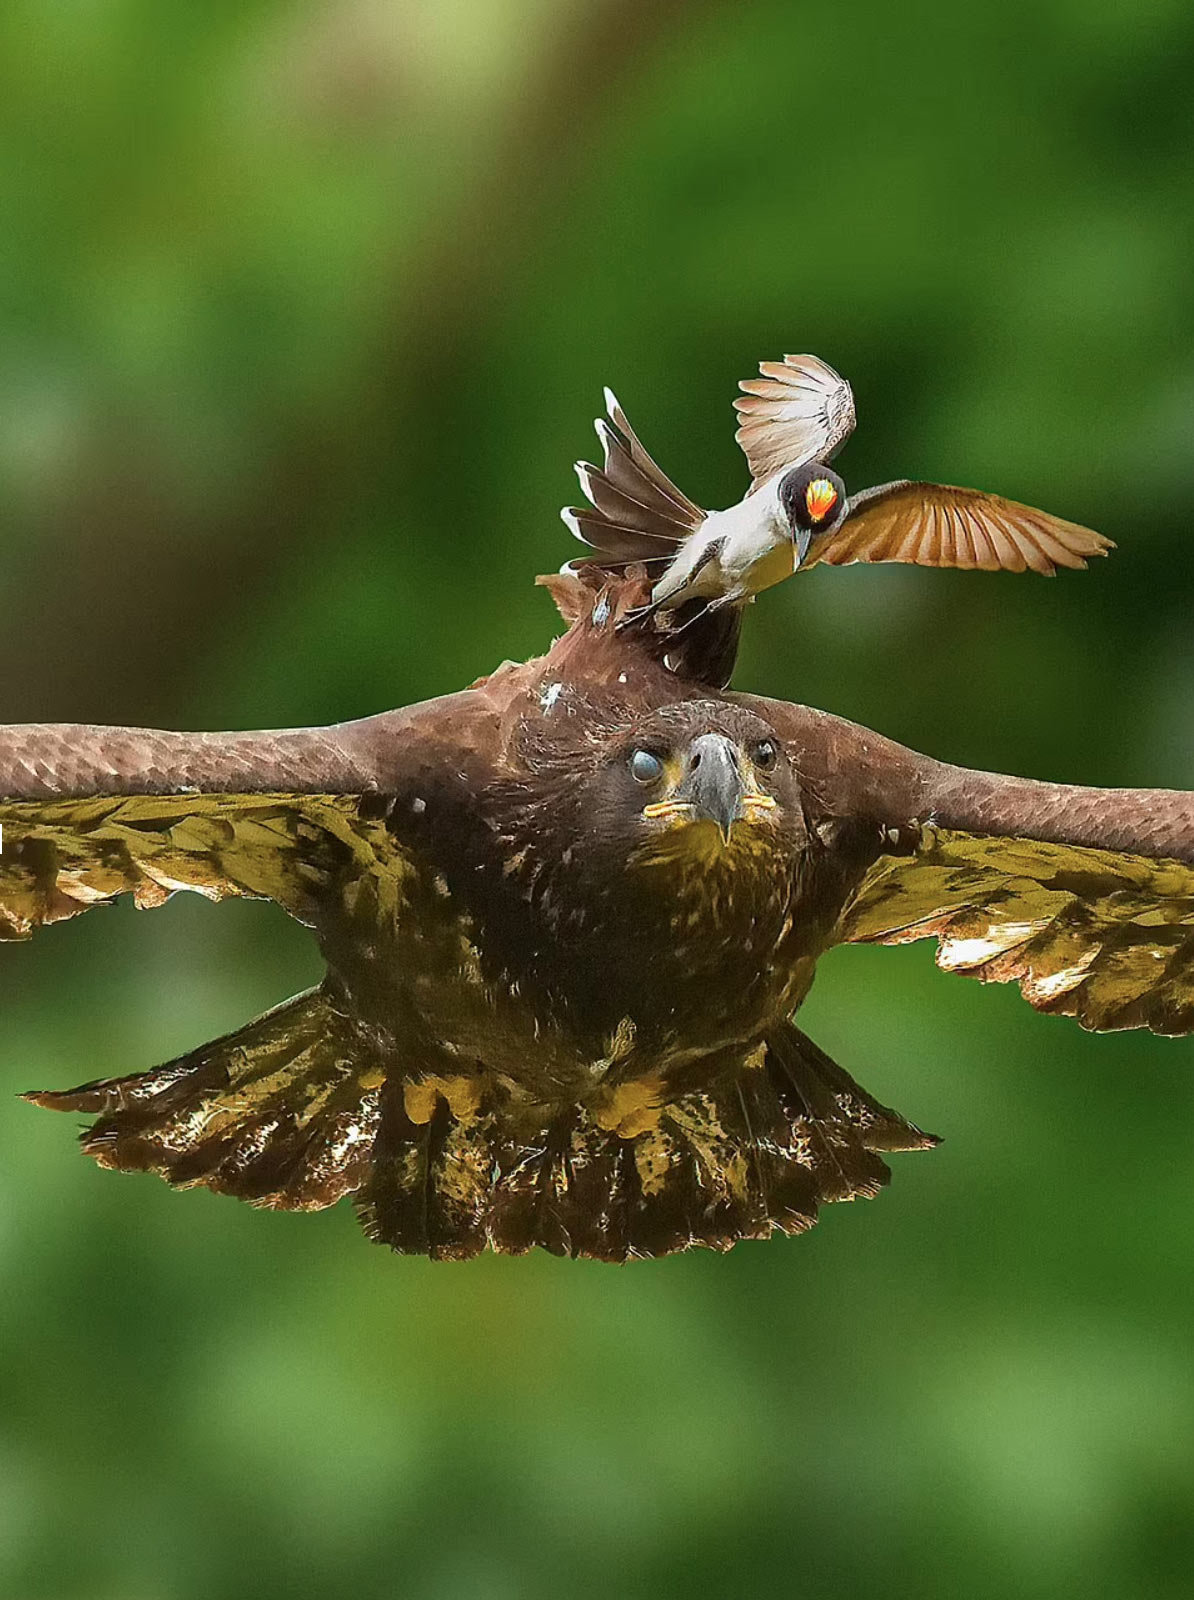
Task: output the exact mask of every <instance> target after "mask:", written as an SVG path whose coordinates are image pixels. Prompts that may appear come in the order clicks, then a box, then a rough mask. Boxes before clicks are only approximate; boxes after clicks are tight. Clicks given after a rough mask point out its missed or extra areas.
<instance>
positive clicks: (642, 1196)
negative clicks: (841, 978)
mask: <svg viewBox="0 0 1194 1600" xmlns="http://www.w3.org/2000/svg"><path fill="white" fill-rule="evenodd" d="M420 1087H421V1086H417V1085H412V1084H410V1083H407V1084H406V1085H405V1086H403V1084H402V1083H401V1082H400V1081H395V1082H394V1083H393V1084H392V1085H390V1086H388V1087H387V1089H386V1090H385V1091H383V1100H382V1116H381V1129H380V1132H379V1135H378V1141H377V1148H376V1155H377V1159H376V1161H375V1164H374V1167H373V1171H372V1173H371V1176H370V1178H369V1181H368V1183H367V1184H366V1185H365V1187H364V1188H363V1189H362V1190H361V1192H360V1193H359V1195H358V1196H357V1205H358V1207H359V1208H360V1211H361V1217H362V1221H363V1223H364V1226H365V1228H366V1231H367V1232H368V1233H369V1235H370V1237H371V1238H374V1239H377V1240H379V1241H381V1242H383V1243H386V1244H388V1245H390V1246H391V1247H392V1248H393V1249H395V1250H399V1251H403V1252H417V1253H427V1254H430V1255H433V1256H439V1257H462V1256H471V1255H475V1254H477V1253H478V1252H479V1251H481V1250H483V1249H484V1248H485V1247H486V1246H487V1245H488V1246H489V1247H490V1248H491V1249H494V1250H497V1251H500V1252H503V1253H507V1254H520V1253H522V1252H524V1251H527V1250H530V1249H532V1248H533V1247H535V1246H536V1245H538V1246H540V1247H542V1248H543V1249H545V1250H549V1251H551V1252H552V1253H553V1254H555V1255H572V1256H590V1257H596V1258H598V1259H600V1260H605V1261H624V1260H627V1259H629V1258H634V1257H648V1256H660V1255H667V1254H669V1253H671V1252H672V1251H676V1250H685V1249H688V1248H689V1247H691V1246H694V1245H705V1246H709V1247H711V1248H713V1249H717V1250H728V1249H729V1248H730V1246H731V1245H733V1244H734V1243H736V1242H737V1240H739V1239H746V1238H766V1237H767V1236H768V1235H769V1234H770V1233H771V1232H772V1231H773V1230H774V1229H777V1228H778V1229H781V1230H782V1231H783V1232H786V1233H801V1232H803V1231H804V1230H805V1229H807V1228H810V1227H812V1225H813V1223H814V1222H815V1221H816V1218H817V1209H818V1206H819V1205H820V1204H822V1203H825V1202H829V1201H834V1200H852V1199H856V1198H861V1197H869V1196H871V1195H874V1194H877V1193H878V1191H879V1189H880V1188H881V1187H882V1185H883V1184H885V1183H886V1182H887V1180H888V1176H889V1173H888V1169H887V1167H886V1166H885V1165H884V1163H883V1162H882V1160H880V1158H879V1157H878V1156H877V1155H876V1154H875V1151H876V1150H916V1149H927V1148H929V1147H931V1146H932V1145H934V1144H936V1142H937V1141H936V1139H935V1138H934V1137H933V1136H932V1135H931V1134H924V1133H922V1132H921V1131H920V1130H919V1129H918V1128H915V1127H913V1126H912V1124H911V1123H908V1122H906V1121H905V1120H904V1119H903V1118H902V1117H900V1116H899V1115H898V1114H897V1113H896V1112H894V1111H890V1110H889V1109H888V1108H886V1107H885V1106H881V1105H880V1104H879V1103H878V1102H877V1101H876V1100H873V1099H872V1098H871V1096H869V1095H868V1094H867V1093H866V1091H865V1090H863V1089H861V1088H860V1087H859V1086H858V1085H857V1084H856V1083H854V1081H853V1079H852V1078H850V1077H849V1076H848V1075H847V1074H846V1073H845V1072H843V1071H842V1069H841V1068H840V1067H838V1066H836V1065H835V1063H834V1062H832V1061H831V1060H830V1059H829V1057H828V1056H826V1055H825V1053H824V1052H823V1051H821V1050H819V1049H818V1048H817V1046H816V1045H814V1044H813V1043H812V1041H811V1040H810V1039H808V1038H806V1037H805V1035H804V1034H802V1033H800V1032H799V1031H798V1030H797V1029H796V1028H794V1027H790V1026H789V1027H786V1028H785V1029H783V1030H782V1031H781V1032H780V1033H779V1034H778V1035H777V1036H776V1037H775V1038H773V1039H772V1040H769V1041H768V1044H767V1046H766V1048H765V1050H763V1051H759V1052H756V1054H755V1055H754V1056H753V1057H752V1058H751V1059H750V1061H749V1062H748V1063H747V1064H744V1065H742V1066H741V1067H740V1068H739V1070H738V1071H737V1073H736V1074H728V1075H727V1076H726V1077H725V1078H724V1079H723V1080H722V1081H721V1082H720V1083H719V1084H718V1086H717V1087H716V1088H713V1089H703V1090H700V1091H696V1092H692V1093H688V1094H683V1095H680V1096H678V1097H677V1098H674V1099H671V1100H669V1101H667V1102H665V1103H663V1104H653V1103H652V1102H651V1101H650V1098H649V1096H648V1097H646V1098H642V1097H640V1098H639V1099H637V1100H636V1099H635V1097H634V1096H630V1097H628V1098H626V1099H624V1100H623V1102H622V1106H621V1108H620V1115H615V1113H614V1110H613V1104H616V1102H614V1103H612V1104H611V1103H608V1102H607V1103H606V1104H605V1105H604V1106H603V1107H591V1108H587V1109H586V1108H584V1107H580V1106H574V1107H569V1108H568V1109H567V1110H565V1111H562V1112H560V1113H559V1114H557V1115H556V1116H555V1117H553V1118H549V1119H546V1120H545V1119H543V1118H542V1117H541V1116H540V1117H536V1116H535V1115H533V1114H532V1113H531V1112H530V1110H529V1108H528V1107H526V1106H522V1107H520V1106H519V1105H518V1104H517V1103H516V1102H515V1101H513V1100H511V1099H510V1098H509V1097H508V1096H507V1095H504V1094H502V1093H501V1092H499V1091H498V1090H497V1089H496V1088H492V1089H489V1090H484V1091H481V1090H478V1092H476V1093H473V1094H469V1093H466V1092H465V1090H464V1088H463V1084H462V1082H461V1081H460V1080H457V1084H456V1087H455V1088H454V1087H453V1084H452V1081H451V1080H447V1081H444V1080H427V1084H426V1085H425V1086H422V1087H424V1088H426V1090H427V1091H428V1096H429V1097H428V1099H427V1100H426V1102H424V1101H423V1100H422V1099H421V1097H420V1092H419V1091H420ZM432 1104H434V1109H431V1107H432ZM627 1107H628V1108H629V1109H626V1108H627ZM416 1119H417V1120H416Z"/></svg>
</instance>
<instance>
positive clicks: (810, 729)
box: [756, 701, 1194, 1034]
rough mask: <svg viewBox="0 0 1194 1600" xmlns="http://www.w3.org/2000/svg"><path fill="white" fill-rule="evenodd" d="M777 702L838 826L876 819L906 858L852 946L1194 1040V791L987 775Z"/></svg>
mask: <svg viewBox="0 0 1194 1600" xmlns="http://www.w3.org/2000/svg"><path fill="white" fill-rule="evenodd" d="M758 703H759V702H756V704H758ZM763 704H764V705H765V706H766V714H767V715H768V717H769V718H770V719H771V720H772V721H773V723H774V725H775V726H776V727H777V729H778V730H779V731H781V732H782V733H783V734H784V735H785V737H786V738H787V740H788V741H789V745H790V748H791V749H792V751H793V755H794V758H795V759H796V761H797V762H798V764H799V765H800V767H801V771H802V773H803V774H804V775H805V778H806V782H807V784H808V787H809V790H810V793H812V794H813V795H815V796H816V801H815V804H816V805H817V806H818V807H819V808H822V809H823V812H824V816H825V819H826V821H825V823H824V824H823V825H824V826H827V827H828V828H829V829H830V830H832V828H833V826H834V825H835V821H836V820H837V819H841V820H842V821H843V822H848V823H857V822H859V821H862V822H864V823H870V824H873V826H874V828H875V829H876V830H877V833H878V836H879V837H880V839H881V840H883V841H884V843H886V844H887V845H889V846H890V853H885V854H882V855H881V856H880V857H879V859H878V860H877V861H876V862H875V864H874V866H873V867H871V869H870V871H869V872H868V874H867V875H866V877H865V879H864V880H863V882H862V884H861V886H860V888H859V889H858V891H857V892H856V894H855V895H854V896H853V898H852V900H851V901H850V903H849V904H848V905H847V906H846V908H845V910H844V912H843V914H842V917H841V920H840V923H839V925H838V929H837V935H836V938H837V942H840V943H848V942H861V941H870V942H878V943H883V944H901V943H905V942H907V941H909V940H913V939H921V938H929V937H932V938H935V939H936V940H937V941H938V946H939V948H938V954H937V961H938V965H939V966H941V967H943V968H944V969H945V970H946V971H948V972H961V973H964V974H966V975H968V976H970V977H976V978H981V979H984V980H987V981H1004V982H1005V981H1008V980H1012V979H1015V980H1016V981H1018V982H1019V985H1020V990H1021V993H1022V994H1023V995H1024V997H1025V999H1026V1000H1028V1001H1029V1003H1030V1004H1031V1005H1033V1006H1035V1007H1036V1008H1037V1009H1038V1010H1040V1011H1048V1012H1056V1013H1062V1014H1065V1015H1068V1016H1073V1017H1076V1018H1077V1019H1078V1021H1079V1022H1080V1023H1081V1024H1082V1026H1083V1027H1086V1028H1091V1029H1096V1030H1104V1029H1113V1028H1138V1027H1145V1028H1151V1029H1152V1030H1153V1031H1154V1032H1156V1033H1164V1034H1184V1033H1190V1032H1194V794H1190V793H1185V792H1180V791H1173V790H1159V789H1153V790H1150V789H1094V788H1083V787H1080V786H1076V785H1069V784H1053V783H1037V782H1033V781H1030V780H1027V779H1022V778H1012V777H1004V776H1001V775H999V774H996V773H986V772H973V771H969V770H967V769H965V768H962V767H954V766H949V765H946V764H944V763H941V762H936V761H931V760H929V759H928V758H926V757H924V756H919V755H916V754H914V753H913V752H912V751H910V750H906V749H904V748H903V747H902V746H900V745H897V744H893V743H892V742H891V741H890V740H887V739H883V738H880V737H879V736H878V735H877V734H873V733H870V732H868V731H867V730H866V729H863V728H858V727H855V726H854V725H853V724H851V723H848V722H843V721H842V720H840V719H839V718H836V717H829V716H825V715H824V714H823V713H820V712H813V711H808V710H805V709H804V708H802V707H796V706H784V705H781V704H779V703H778V702H773V701H768V702H763Z"/></svg>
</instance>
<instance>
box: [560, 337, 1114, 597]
mask: <svg viewBox="0 0 1194 1600" xmlns="http://www.w3.org/2000/svg"><path fill="white" fill-rule="evenodd" d="M759 372H760V374H761V376H760V377H758V378H750V379H747V380H746V381H745V382H744V383H742V384H741V385H740V387H741V388H742V389H743V390H744V391H745V394H744V395H743V397H742V398H741V399H738V400H736V401H735V402H734V405H735V407H736V409H737V411H738V414H739V421H740V426H739V428H738V432H737V435H736V437H737V440H738V443H739V444H740V445H741V446H742V449H743V451H744V452H745V454H746V459H747V462H748V464H749V466H750V472H751V485H750V491H749V493H748V494H747V495H746V496H745V497H744V498H743V499H742V500H740V501H739V502H738V504H737V505H735V506H731V507H730V508H729V510H727V511H702V510H701V509H700V507H699V506H696V505H694V504H693V502H692V501H691V500H690V499H689V498H688V496H687V495H686V494H684V493H683V492H682V491H681V490H680V489H677V488H676V486H675V484H674V483H672V481H671V480H670V479H669V478H668V477H667V475H666V474H665V473H664V472H662V471H661V469H660V468H659V467H658V466H656V464H655V462H654V461H653V460H652V459H651V457H650V456H649V455H648V454H647V452H646V451H645V450H644V449H643V447H642V445H641V444H640V442H639V440H638V437H637V435H636V434H635V433H634V430H633V429H632V428H631V426H630V424H629V423H628V422H627V420H626V418H625V416H624V414H623V412H622V408H621V407H620V406H619V405H618V402H617V400H616V399H615V398H614V396H613V394H612V393H611V392H610V391H609V390H608V389H607V390H606V391H605V400H606V410H607V412H608V416H609V421H608V422H607V421H605V420H604V419H603V418H600V417H599V418H598V419H597V422H596V424H595V426H596V429H597V437H598V439H599V440H600V441H601V446H602V450H603V455H604V464H603V465H602V466H601V467H595V466H591V465H590V464H589V463H588V462H587V461H579V462H577V465H576V472H577V476H578V477H579V479H580V485H581V488H582V489H583V490H584V493H585V495H586V497H587V498H588V500H589V502H590V504H589V505H588V506H586V507H576V506H570V507H566V508H565V510H564V511H563V512H562V513H561V515H562V516H563V519H564V521H565V523H566V524H567V526H568V527H569V528H570V529H571V530H572V532H573V533H574V534H575V536H576V537H577V538H578V539H579V540H581V542H582V543H584V544H587V545H589V546H590V547H591V548H592V549H593V550H594V552H595V554H594V555H593V556H592V557H588V558H585V559H587V560H589V561H592V562H595V563H596V564H597V565H598V566H601V567H603V568H606V569H608V570H615V571H616V570H618V569H620V568H623V567H625V566H626V565H627V563H630V562H638V563H642V564H643V566H644V569H645V570H646V572H647V573H648V574H649V575H650V577H651V579H652V587H651V595H650V602H649V604H648V605H647V606H646V607H645V608H644V610H645V611H646V612H650V613H654V612H675V611H678V610H679V609H680V608H682V607H684V606H685V605H686V604H687V603H688V602H692V601H696V600H700V601H701V602H702V605H703V606H705V607H708V608H711V609H718V608H720V607H723V606H729V607H737V606H741V605H744V604H746V603H747V602H748V601H750V600H753V599H754V597H755V595H757V594H758V593H759V592H760V591H761V590H763V589H766V588H769V587H770V586H771V585H772V584H774V583H779V582H781V581H782V579H784V578H786V577H788V576H790V575H791V573H792V572H794V571H796V570H797V569H799V570H803V569H805V568H806V567H812V566H816V565H817V564H818V563H819V562H825V563H827V564H830V565H834V566H840V565H843V564H845V563H847V562H853V561H905V562H913V563H915V564H916V565H917V566H922V567H968V568H978V569H980V570H982V571H985V572H998V571H1005V572H1024V571H1027V570H1032V571H1033V572H1040V573H1045V574H1051V573H1053V572H1055V571H1056V569H1057V568H1058V567H1084V566H1085V565H1086V559H1085V558H1086V557H1088V556H1095V555H1105V554H1106V552H1107V551H1108V550H1109V549H1111V548H1112V544H1111V541H1110V540H1109V539H1105V538H1104V537H1103V536H1102V534H1098V533H1093V532H1092V531H1091V530H1090V529H1089V528H1083V527H1079V526H1078V524H1077V523H1073V522H1065V521H1063V520H1062V519H1061V518H1060V517H1053V516H1050V515H1049V514H1048V513H1047V512H1045V511H1036V510H1034V509H1033V507H1031V506H1024V505H1020V504H1018V503H1017V502H1016V501H1014V500H1006V499H1004V498H1003V497H1002V496H1001V495H995V494H984V493H983V492H982V491H981V490H978V489H958V488H954V487H951V486H950V485H948V484H942V483H912V482H910V481H909V480H908V479H906V478H901V479H898V480H897V481H895V482H893V483H884V484H880V485H878V486H877V487H875V488H873V489H863V490H861V491H860V492H859V493H857V494H854V495H847V493H846V486H845V484H844V483H843V482H842V480H841V478H840V477H839V476H838V475H837V473H836V472H834V471H833V469H832V468H831V467H830V466H829V465H828V463H829V462H830V461H831V460H832V459H833V457H834V456H835V455H836V454H837V452H838V451H839V450H840V449H841V447H842V445H844V444H845V442H846V440H847V439H848V438H849V437H850V435H851V433H852V432H853V431H854V396H853V394H852V392H851V390H850V385H849V384H848V383H847V382H846V381H845V379H844V378H842V377H839V375H838V374H837V373H836V372H835V371H834V370H833V368H832V367H830V366H827V365H826V364H825V362H823V361H819V360H818V359H817V357H816V356H808V355H805V356H785V357H784V359H783V361H782V362H780V361H764V362H762V363H761V364H760V367H759ZM585 559H582V560H578V561H576V562H574V563H572V565H573V566H574V567H580V566H583V565H584V564H585Z"/></svg>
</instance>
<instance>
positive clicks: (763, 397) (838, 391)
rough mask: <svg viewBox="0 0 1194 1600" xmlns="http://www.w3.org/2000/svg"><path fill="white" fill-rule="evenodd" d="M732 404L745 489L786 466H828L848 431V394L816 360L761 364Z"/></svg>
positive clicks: (834, 375) (794, 358) (839, 380)
mask: <svg viewBox="0 0 1194 1600" xmlns="http://www.w3.org/2000/svg"><path fill="white" fill-rule="evenodd" d="M759 371H760V373H761V374H762V376H761V377H759V378H746V379H744V380H743V381H742V382H741V383H740V384H739V385H738V387H739V388H740V389H741V390H743V398H742V399H740V400H735V401H734V409H735V411H737V413H738V424H739V426H738V432H737V433H736V434H735V435H734V437H735V438H736V439H737V441H738V443H739V444H740V445H741V446H742V449H743V451H744V452H745V455H746V459H747V462H748V463H749V465H750V475H751V488H752V489H757V488H758V487H759V485H760V484H763V483H766V481H767V480H768V478H772V477H774V476H775V474H776V473H777V472H782V471H783V470H784V469H785V468H786V467H799V466H802V465H803V464H804V463H805V462H806V461H829V460H831V459H832V457H833V456H834V455H836V454H837V452H838V451H839V450H840V449H841V447H842V445H844V444H845V442H846V440H847V439H848V438H849V437H850V435H851V434H852V433H853V432H854V395H853V393H852V392H851V389H850V385H849V384H848V383H847V382H846V380H845V378H843V377H840V376H839V375H838V373H836V372H835V371H834V370H833V368H832V367H830V366H827V365H826V364H825V362H824V361H818V359H817V357H816V356H785V357H784V359H783V360H782V361H761V362H760V363H759Z"/></svg>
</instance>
